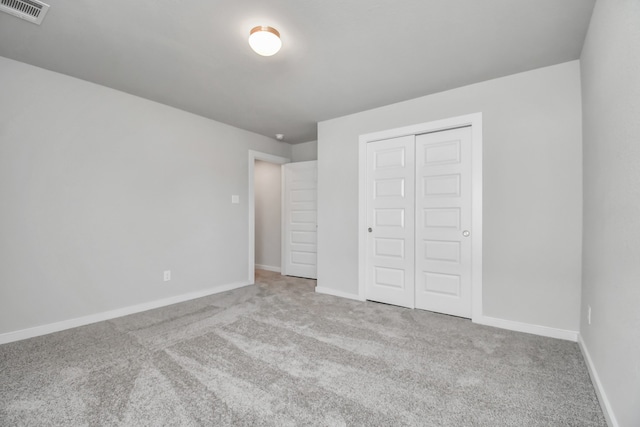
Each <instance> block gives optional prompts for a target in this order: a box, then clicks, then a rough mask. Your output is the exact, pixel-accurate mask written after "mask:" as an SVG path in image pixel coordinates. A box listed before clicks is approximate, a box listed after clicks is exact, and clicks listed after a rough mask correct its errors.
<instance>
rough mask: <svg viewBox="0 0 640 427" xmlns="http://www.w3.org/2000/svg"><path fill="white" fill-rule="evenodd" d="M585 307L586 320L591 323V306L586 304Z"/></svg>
mask: <svg viewBox="0 0 640 427" xmlns="http://www.w3.org/2000/svg"><path fill="white" fill-rule="evenodd" d="M587 307H588V308H587V322H588V323H589V324H591V306H590V305H588V306H587Z"/></svg>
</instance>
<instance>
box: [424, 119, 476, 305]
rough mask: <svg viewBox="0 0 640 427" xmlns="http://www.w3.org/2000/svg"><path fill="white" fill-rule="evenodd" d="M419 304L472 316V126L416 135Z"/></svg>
mask: <svg viewBox="0 0 640 427" xmlns="http://www.w3.org/2000/svg"><path fill="white" fill-rule="evenodd" d="M415 208H416V263H415V287H416V289H415V297H416V299H415V306H416V307H417V308H421V309H424V310H430V311H436V312H439V313H446V314H451V315H454V316H461V317H468V318H470V317H471V239H472V230H471V127H464V128H459V129H452V130H446V131H441V132H434V133H428V134H423V135H417V136H416V206H415Z"/></svg>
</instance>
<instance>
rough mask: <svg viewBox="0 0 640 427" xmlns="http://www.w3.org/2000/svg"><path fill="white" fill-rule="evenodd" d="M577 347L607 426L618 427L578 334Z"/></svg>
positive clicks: (585, 345)
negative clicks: (585, 365)
mask: <svg viewBox="0 0 640 427" xmlns="http://www.w3.org/2000/svg"><path fill="white" fill-rule="evenodd" d="M578 347H580V351H581V352H582V356H583V357H584V360H585V362H586V364H587V369H588V370H589V376H590V377H591V382H592V383H593V388H594V389H595V390H596V396H598V400H599V401H600V407H602V413H603V414H604V417H605V419H606V420H607V424H608V425H609V427H618V426H619V425H620V424H618V420H617V419H616V415H615V414H614V412H613V408H612V407H611V403H610V402H609V398H608V397H607V393H605V391H604V387H603V386H602V382H601V381H600V377H599V376H598V371H596V366H595V365H594V364H593V360H592V359H591V355H590V354H589V350H587V344H585V342H584V340H583V339H582V335H581V334H578Z"/></svg>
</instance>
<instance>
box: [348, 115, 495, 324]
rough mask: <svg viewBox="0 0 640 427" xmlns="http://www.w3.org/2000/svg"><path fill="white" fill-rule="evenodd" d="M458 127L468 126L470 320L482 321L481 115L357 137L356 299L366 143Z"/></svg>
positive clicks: (362, 262) (362, 249) (362, 290)
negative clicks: (469, 152) (469, 135)
mask: <svg viewBox="0 0 640 427" xmlns="http://www.w3.org/2000/svg"><path fill="white" fill-rule="evenodd" d="M462 126H471V138H472V141H471V158H472V160H471V161H472V166H471V168H472V171H471V179H472V186H471V193H472V196H471V199H472V200H471V217H472V220H471V221H472V231H473V239H472V241H471V283H472V285H471V319H472V320H473V321H475V320H476V319H479V318H481V317H482V113H474V114H468V115H465V116H459V117H452V118H448V119H443V120H437V121H433V122H429V123H422V124H419V125H413V126H406V127H402V128H397V129H389V130H385V131H381V132H374V133H369V134H365V135H360V139H359V162H358V166H359V171H358V181H359V182H358V185H359V186H358V191H359V201H358V218H359V220H358V296H359V299H361V300H364V299H365V296H366V283H365V282H366V262H367V259H366V253H367V234H366V233H365V229H366V227H367V212H366V209H367V196H366V185H367V143H369V142H373V141H379V140H382V139H389V138H397V137H401V136H407V135H416V134H421V133H427V132H437V131H441V130H446V129H453V128H457V127H462Z"/></svg>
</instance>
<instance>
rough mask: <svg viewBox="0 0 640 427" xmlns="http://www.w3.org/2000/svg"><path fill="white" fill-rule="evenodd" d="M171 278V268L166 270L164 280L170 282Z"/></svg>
mask: <svg viewBox="0 0 640 427" xmlns="http://www.w3.org/2000/svg"><path fill="white" fill-rule="evenodd" d="M169 280H171V270H165V271H164V281H165V282H168V281H169Z"/></svg>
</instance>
